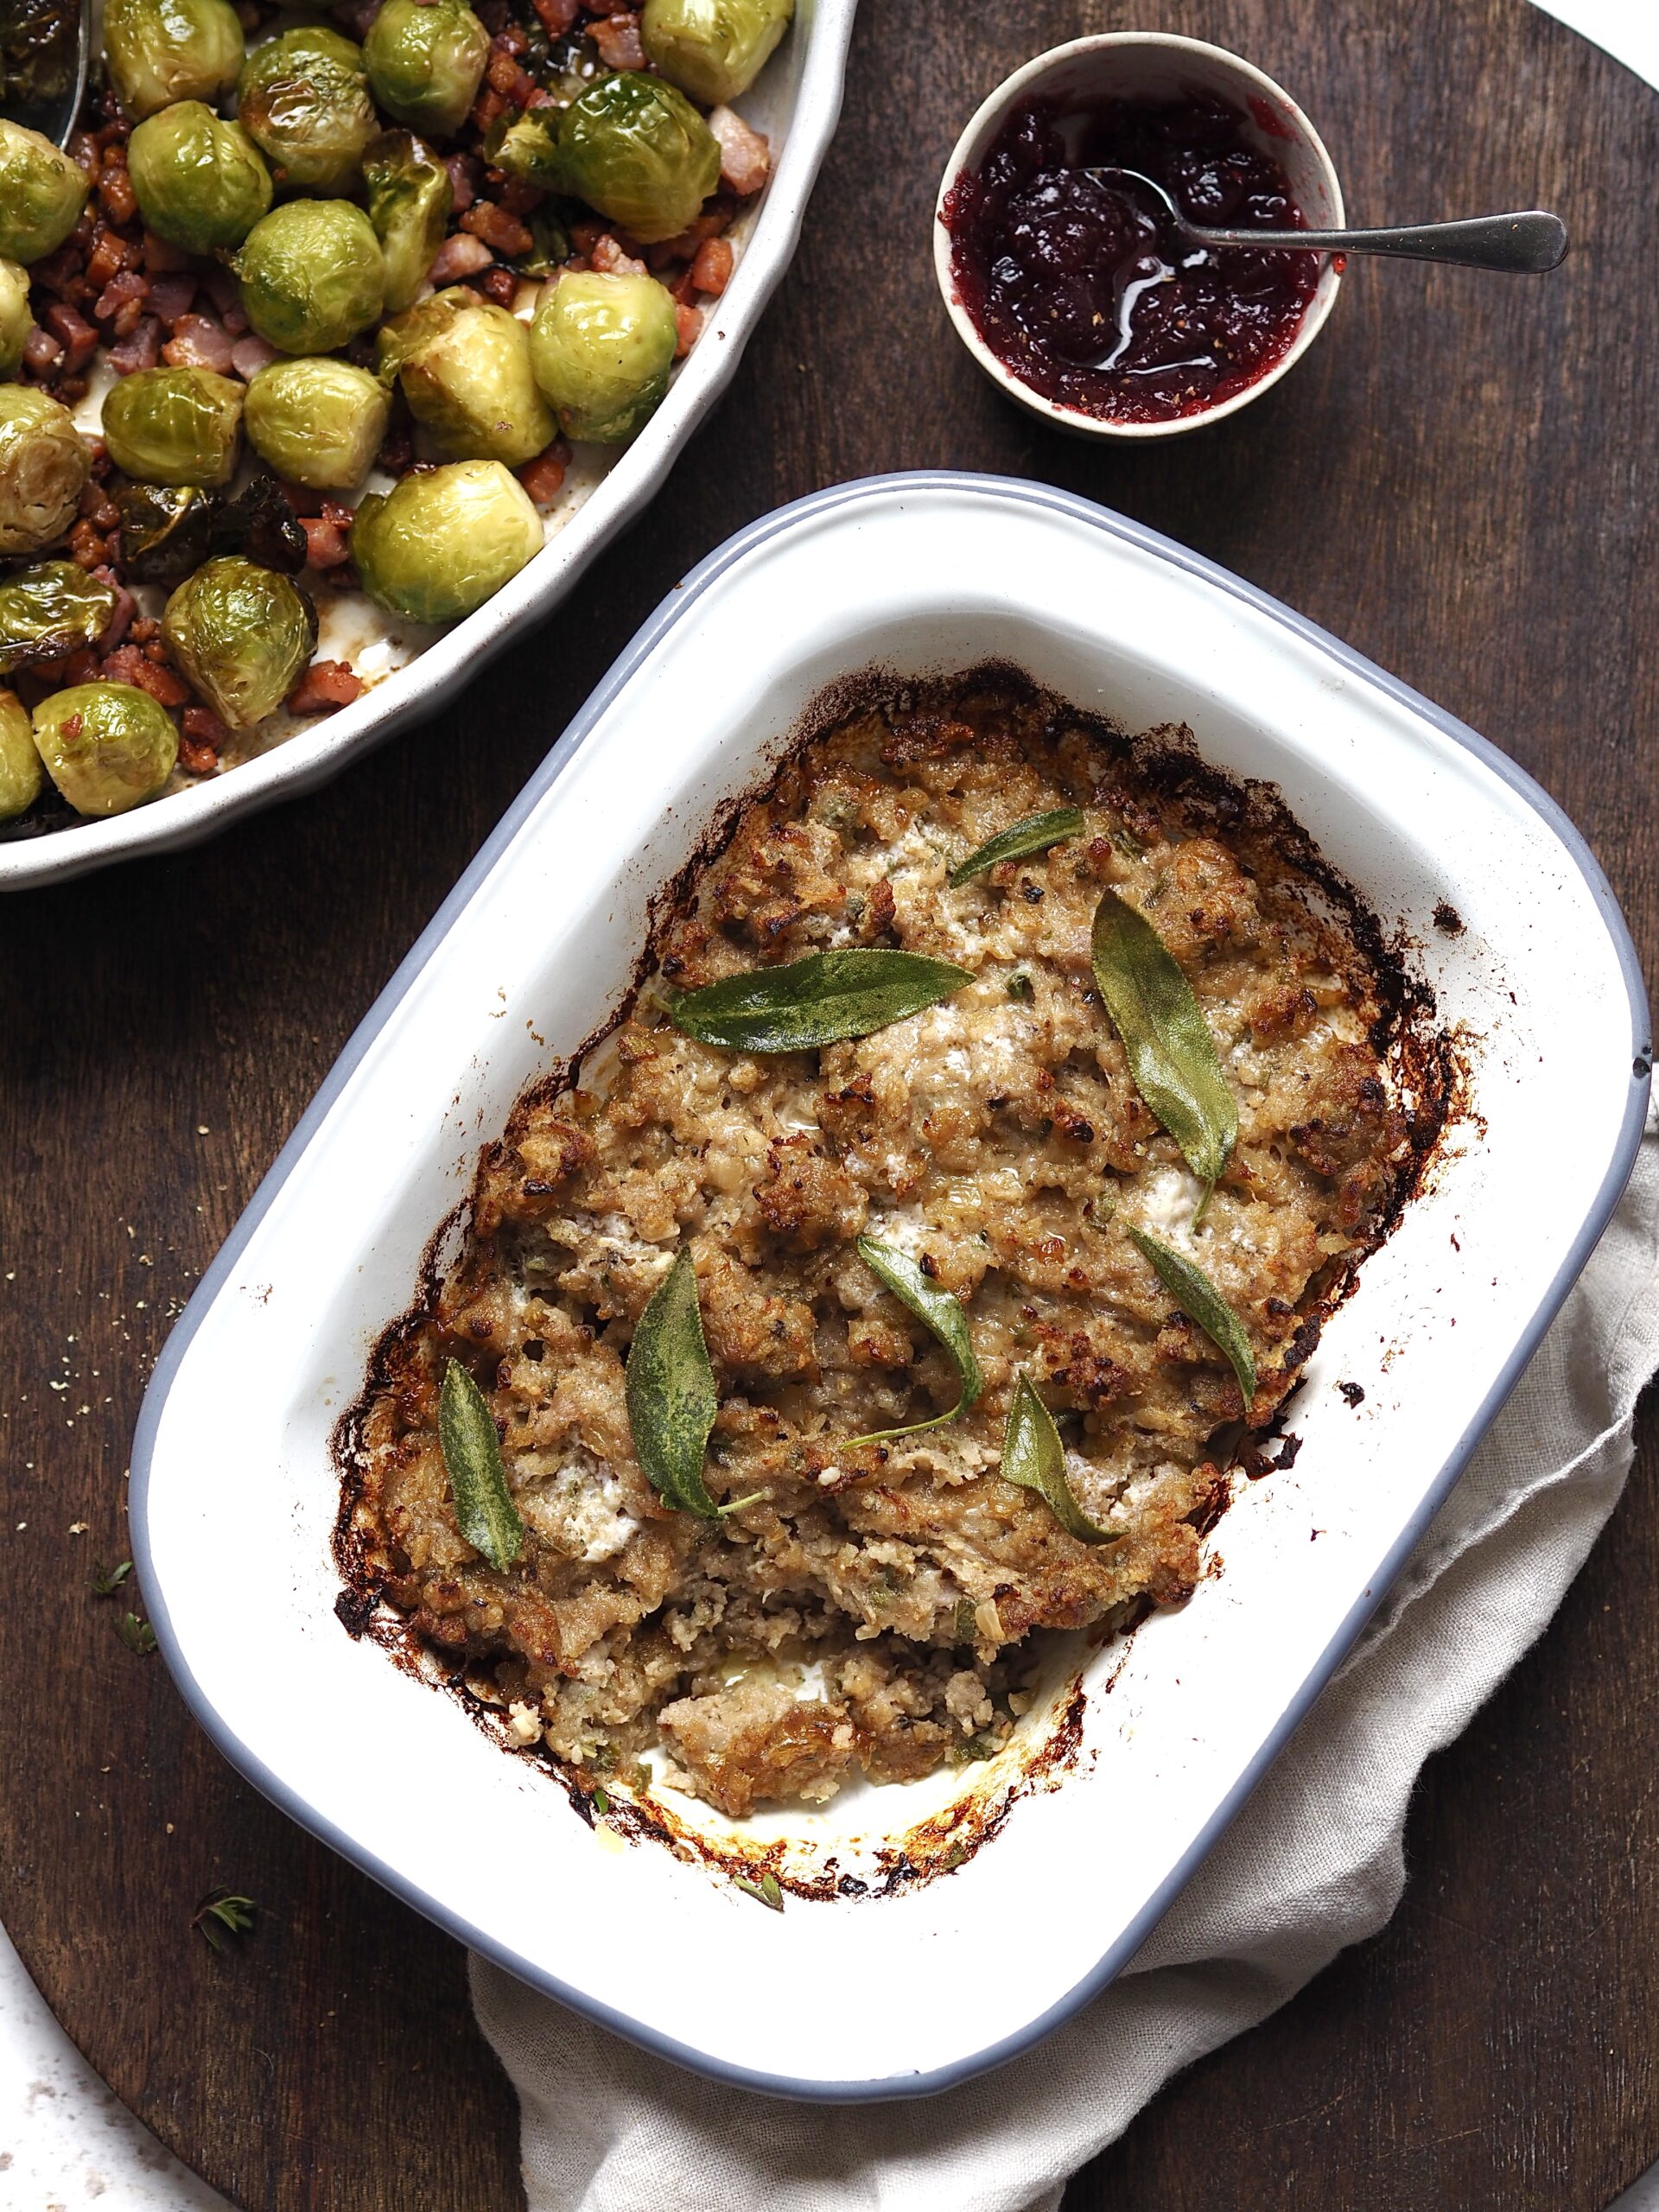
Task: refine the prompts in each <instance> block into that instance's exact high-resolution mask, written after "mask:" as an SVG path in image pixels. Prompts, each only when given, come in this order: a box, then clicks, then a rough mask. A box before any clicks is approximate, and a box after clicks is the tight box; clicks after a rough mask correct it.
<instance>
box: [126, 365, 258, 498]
mask: <svg viewBox="0 0 1659 2212" xmlns="http://www.w3.org/2000/svg"><path fill="white" fill-rule="evenodd" d="M242 397H243V388H242V386H241V385H239V384H238V383H237V382H236V381H235V379H234V378H232V377H221V376H218V375H215V373H214V372H213V370H212V369H138V370H136V371H135V372H134V373H133V374H132V375H131V376H130V377H123V378H122V379H121V381H120V383H119V384H117V385H111V389H110V391H109V392H108V394H107V395H106V397H105V401H104V442H105V445H106V446H107V447H108V448H109V449H110V457H111V460H112V461H114V463H115V465H116V467H118V468H120V469H124V470H125V472H126V474H128V475H129V476H131V477H134V478H136V479H137V481H138V482H139V483H141V484H226V483H228V482H229V481H230V480H231V478H232V475H233V474H235V472H236V458H237V449H238V443H239V440H238V429H239V428H240V425H241V421H242Z"/></svg>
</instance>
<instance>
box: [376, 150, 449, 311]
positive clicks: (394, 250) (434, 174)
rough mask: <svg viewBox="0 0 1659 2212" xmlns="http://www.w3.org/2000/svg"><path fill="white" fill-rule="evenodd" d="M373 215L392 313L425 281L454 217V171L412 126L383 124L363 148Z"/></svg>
mask: <svg viewBox="0 0 1659 2212" xmlns="http://www.w3.org/2000/svg"><path fill="white" fill-rule="evenodd" d="M363 182H364V185H365V188H366V189H367V194H368V202H369V220H370V222H371V223H372V225H373V226H374V234H375V236H376V238H378V239H379V241H380V248H381V251H382V252H383V253H384V254H385V257H386V302H385V308H386V313H387V314H388V315H397V313H398V312H399V311H400V310H401V309H402V308H406V307H407V306H408V305H409V304H410V301H411V300H412V299H413V298H414V297H415V295H416V293H417V292H418V291H419V290H420V289H421V287H422V285H423V283H425V282H426V272H427V270H429V268H430V267H431V266H432V263H433V260H434V257H435V255H436V253H437V251H438V248H439V247H440V246H441V245H442V244H443V234H444V231H445V229H446V227H447V226H448V221H449V210H450V208H451V207H453V205H454V196H455V195H454V188H453V187H452V186H451V184H450V181H449V172H448V169H447V168H445V167H444V165H443V163H442V162H441V161H440V160H439V159H438V157H437V156H436V155H435V153H434V152H433V151H432V149H431V148H430V147H429V146H428V145H426V144H424V143H423V142H422V141H421V140H420V139H419V138H417V137H416V136H415V134H414V132H413V131H412V130H383V131H382V132H381V133H380V136H379V137H378V138H371V139H370V141H369V143H368V144H367V145H366V146H365V148H364V149H363Z"/></svg>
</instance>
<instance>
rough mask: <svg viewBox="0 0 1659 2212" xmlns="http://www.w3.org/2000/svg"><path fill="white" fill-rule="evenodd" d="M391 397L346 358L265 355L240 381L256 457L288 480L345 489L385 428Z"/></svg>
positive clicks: (361, 472) (364, 469)
mask: <svg viewBox="0 0 1659 2212" xmlns="http://www.w3.org/2000/svg"><path fill="white" fill-rule="evenodd" d="M390 414H391V398H390V397H389V395H388V393H387V391H386V388H385V385H383V384H382V383H381V381H380V379H379V378H378V377H376V376H371V375H370V373H369V372H368V371H367V370H366V369H359V368H353V365H352V364H351V363H350V362H349V361H334V360H329V359H321V358H308V359H304V360H298V361H272V362H270V364H268V365H267V366H266V367H264V368H263V369H261V370H260V372H259V373H258V374H257V376H256V377H255V378H254V379H253V382H252V383H251V385H249V386H248V397H247V404H246V407H245V410H244V412H243V417H242V423H243V428H244V429H245V430H246V431H247V434H248V443H249V444H250V445H251V447H252V448H253V449H254V451H255V452H256V453H257V454H258V456H259V458H260V460H261V461H266V462H268V463H269V464H270V467H272V468H274V469H275V470H276V472H277V474H278V475H279V476H282V477H285V478H286V479H287V480H288V481H289V483H291V484H307V485H309V486H310V487H311V489H312V490H313V491H314V492H349V491H351V490H353V488H354V486H357V485H359V484H360V483H361V482H362V481H363V479H364V478H365V476H366V475H367V474H368V473H369V470H370V468H371V467H372V466H373V463H374V456H375V455H376V454H377V453H378V452H379V450H380V441H381V440H382V439H383V438H384V437H385V435H386V420H387V417H388V416H390Z"/></svg>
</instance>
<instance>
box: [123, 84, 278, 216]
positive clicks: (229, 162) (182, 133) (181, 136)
mask: <svg viewBox="0 0 1659 2212" xmlns="http://www.w3.org/2000/svg"><path fill="white" fill-rule="evenodd" d="M127 168H128V169H129V171H130V174H131V177H132V188H133V191H134V192H135V193H136V194H137V199H138V212H139V213H140V214H141V215H142V216H143V219H144V222H145V224H146V226H148V227H149V229H150V230H152V231H154V232H155V233H156V237H157V238H166V239H167V240H168V244H169V245H176V246H182V247H183V249H184V251H186V252H187V253H212V252H213V251H214V249H215V248H216V247H221V246H224V247H229V246H238V245H241V243H242V241H243V239H244V238H246V236H247V235H248V232H250V231H251V229H252V228H253V226H254V225H255V224H256V223H257V221H258V220H259V218H260V217H261V216H262V215H263V214H264V213H265V211H266V209H267V208H268V207H270V170H269V169H268V168H266V167H265V164H264V160H263V158H262V157H261V156H260V152H259V149H258V148H257V146H256V145H255V144H254V143H253V141H252V139H251V138H250V137H249V136H248V134H247V132H246V131H245V130H244V129H243V128H242V126H241V124H239V123H221V122H220V121H219V118H218V117H217V116H216V115H215V114H214V113H213V110H212V108H210V107H206V106H204V105H202V103H201V101H200V100H180V101H179V102H178V103H177V105H175V106H173V107H164V108H162V110H161V111H159V113H157V114H156V115H152V116H150V117H149V118H147V120H146V121H144V122H143V123H141V124H139V125H138V128H137V130H135V131H134V132H133V134H132V137H130V139H129V140H128V141H127Z"/></svg>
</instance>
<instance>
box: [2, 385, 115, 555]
mask: <svg viewBox="0 0 1659 2212" xmlns="http://www.w3.org/2000/svg"><path fill="white" fill-rule="evenodd" d="M91 474H92V454H91V453H90V452H89V451H88V450H87V448H86V441H85V440H84V439H83V438H82V436H81V435H80V433H79V430H78V429H76V428H75V425H74V420H73V416H71V415H70V412H69V410H68V409H67V407H65V406H62V405H60V403H59V402H58V401H57V400H55V399H54V398H52V397H50V395H49V394H48V393H46V392H44V391H36V390H35V387H34V386H33V385H21V384H8V385H0V556H4V555H7V554H16V553H38V552H39V551H40V550H41V548H42V547H43V546H47V545H50V544H52V543H54V541H55V540H56V539H58V538H60V537H62V536H63V534H64V532H65V531H67V529H68V527H69V525H70V524H71V523H72V522H73V520H74V518H75V510H76V508H77V507H78V506H79V505H80V495H81V493H83V492H84V491H85V490H86V480H87V478H88V477H89V476H90V475H91Z"/></svg>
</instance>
